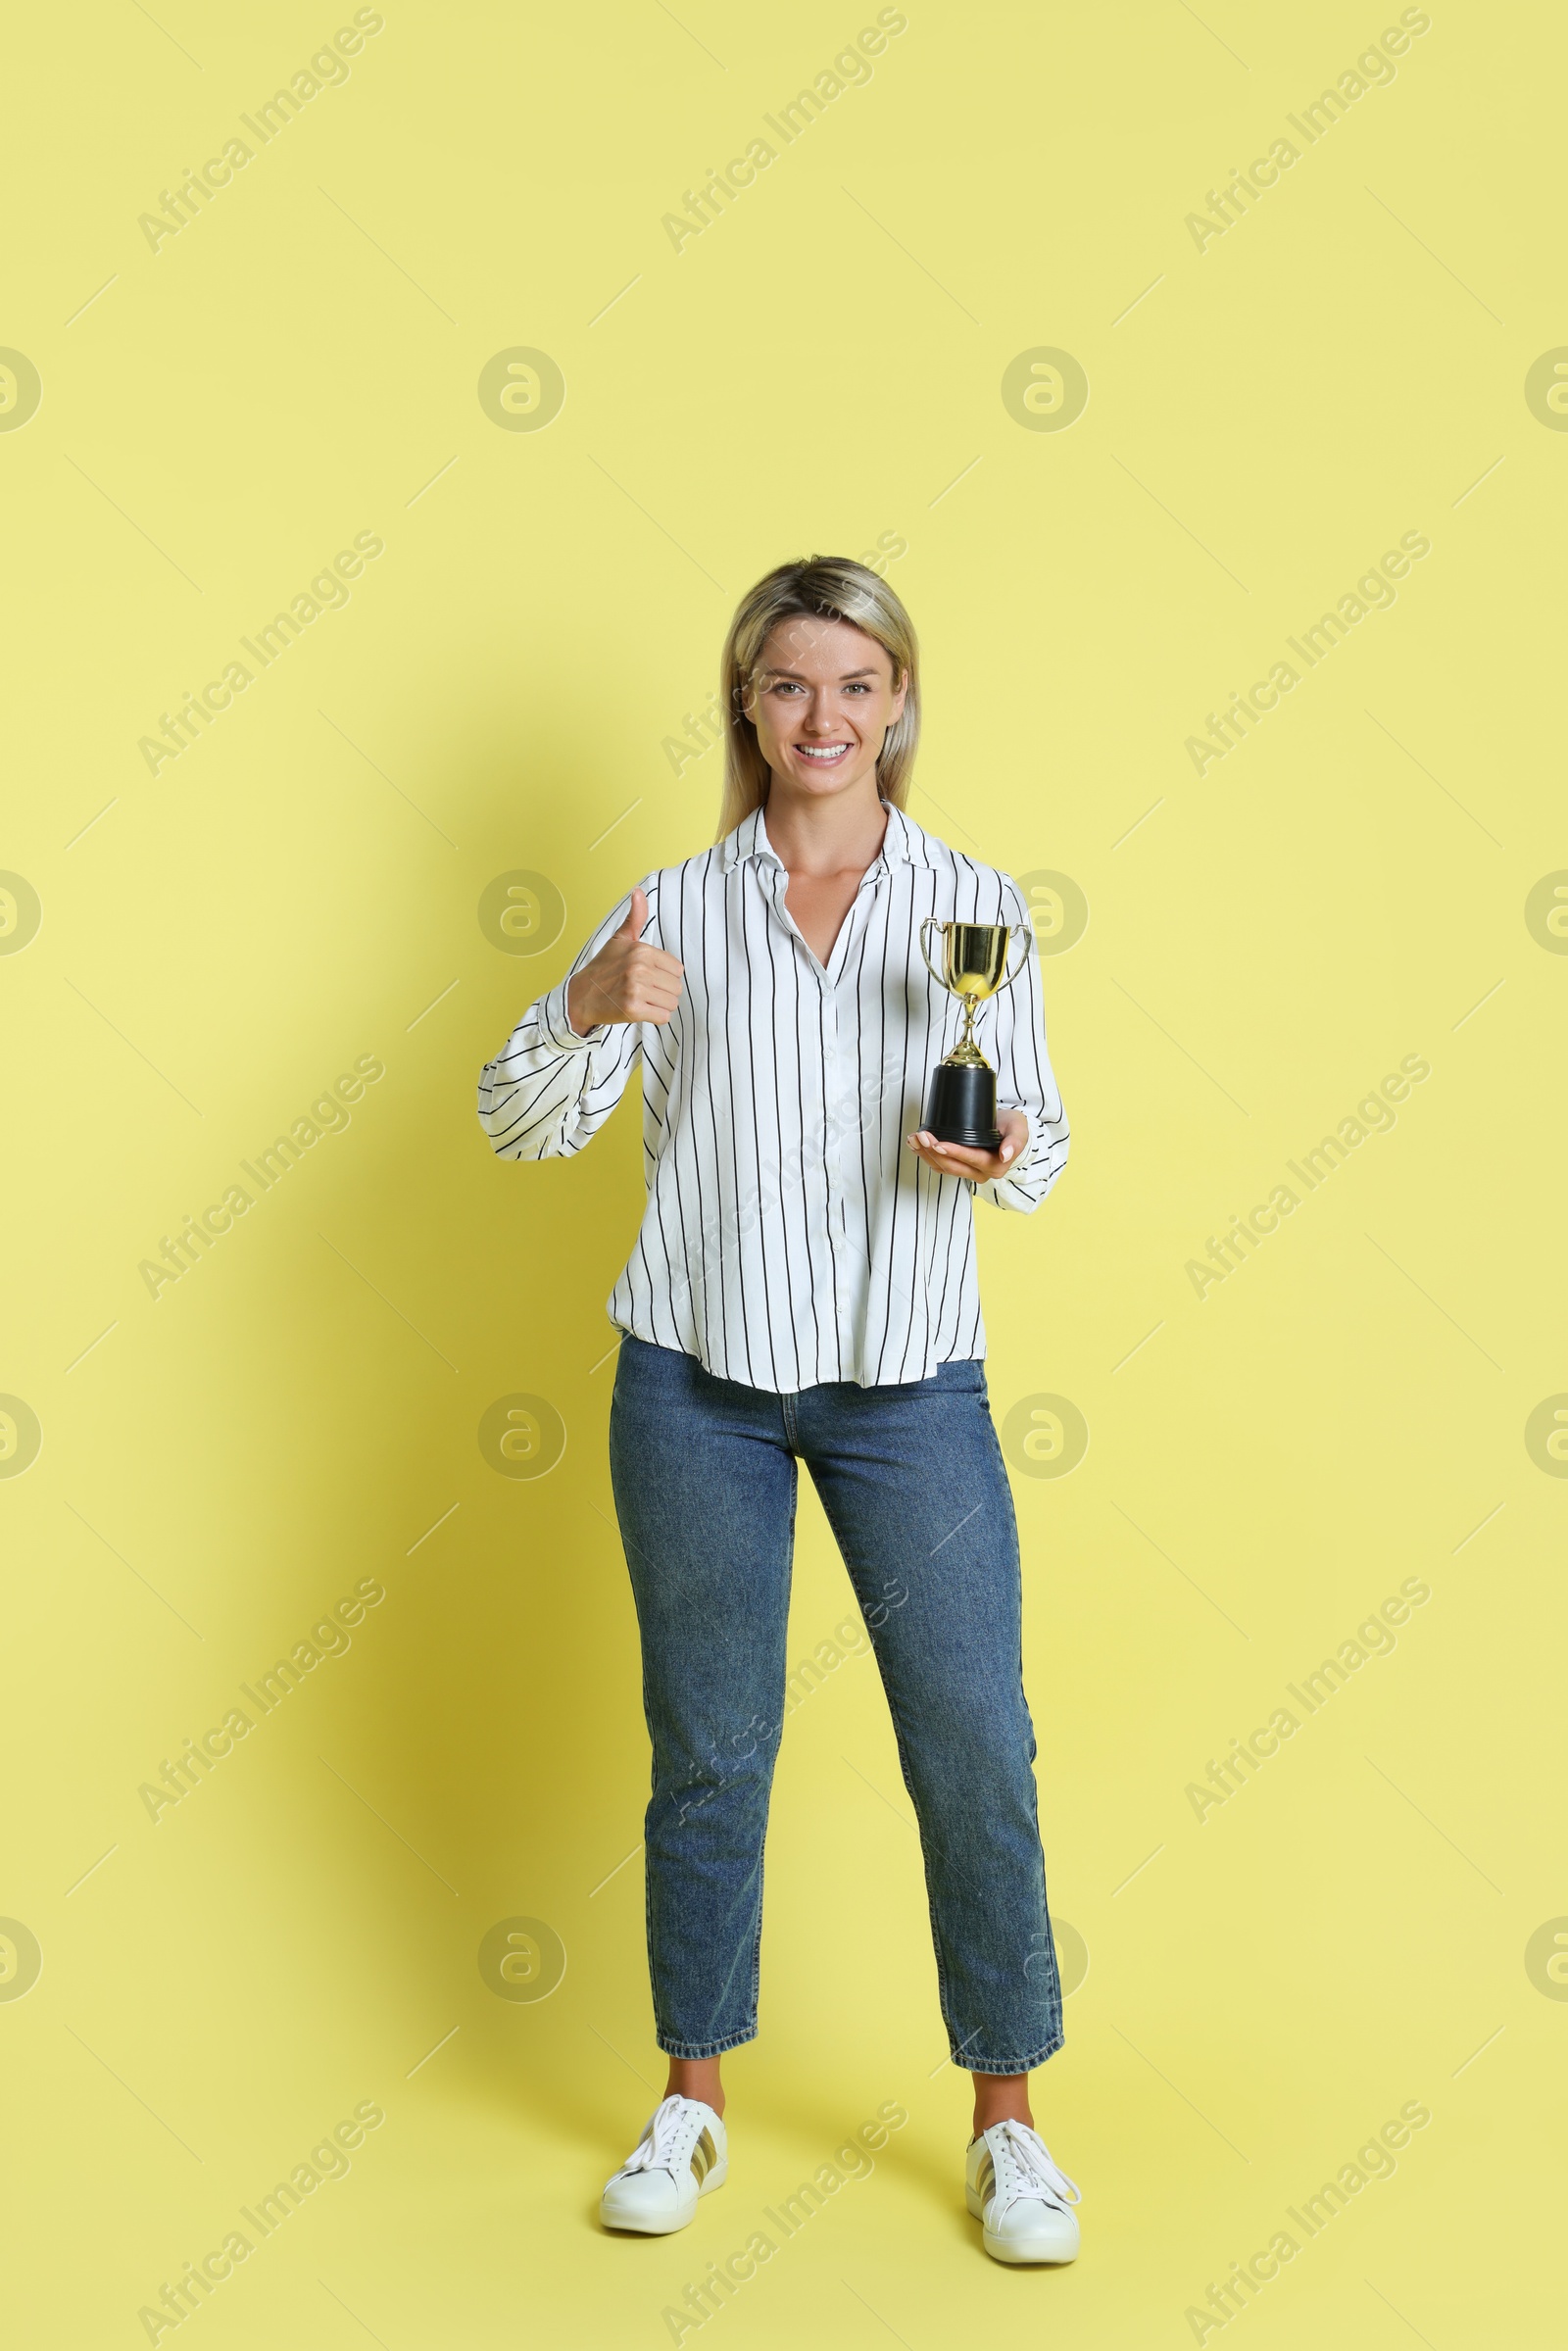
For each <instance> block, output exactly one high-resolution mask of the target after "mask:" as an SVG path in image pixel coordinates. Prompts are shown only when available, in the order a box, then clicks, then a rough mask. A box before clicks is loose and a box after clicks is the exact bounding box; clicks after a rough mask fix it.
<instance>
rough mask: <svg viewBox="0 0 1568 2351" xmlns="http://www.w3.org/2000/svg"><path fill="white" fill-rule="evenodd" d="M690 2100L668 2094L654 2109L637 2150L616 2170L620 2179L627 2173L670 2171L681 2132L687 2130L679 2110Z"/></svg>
mask: <svg viewBox="0 0 1568 2351" xmlns="http://www.w3.org/2000/svg"><path fill="white" fill-rule="evenodd" d="M692 2103H693V2101H692V2100H691V2099H690V2098H682V2097H680V2096H678V2095H671V2096H670V2097H667V2098H665V2099H664V2101H663V2103H662V2105H660V2106H658V2107H656V2108H655V2110H654V2112H653V2115H652V2116H651V2117H650V2119H649V2123H648V2128H647V2130H646V2131H644V2132H643V2135H642V2138H641V2140H640V2141H639V2143H638V2145H637V2147H636V2148H635V2149H634V2151H633V2152H632V2154H631V2155H629V2156H628V2157H627V2159H626V2161H625V2162H624V2163H623V2164H622V2165H621V2167H620V2173H621V2177H622V2178H624V2177H625V2175H626V2174H627V2173H628V2172H673V2171H674V2170H675V2168H676V2164H677V2161H678V2152H677V2151H678V2149H679V2146H680V2141H681V2137H682V2135H683V2133H684V2132H685V2131H686V2130H687V2129H688V2128H689V2123H688V2119H687V2117H685V2116H684V2115H683V2114H682V2112H681V2109H682V2108H683V2107H689V2106H690V2105H691V2104H692Z"/></svg>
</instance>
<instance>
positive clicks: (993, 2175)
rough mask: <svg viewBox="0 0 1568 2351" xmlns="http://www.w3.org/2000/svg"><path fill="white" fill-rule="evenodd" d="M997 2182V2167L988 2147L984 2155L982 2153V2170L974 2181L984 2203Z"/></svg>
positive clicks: (976, 2190)
mask: <svg viewBox="0 0 1568 2351" xmlns="http://www.w3.org/2000/svg"><path fill="white" fill-rule="evenodd" d="M996 2184H997V2167H996V2165H995V2164H994V2163H993V2162H992V2160H991V2149H990V2148H989V2147H988V2148H987V2149H986V2151H985V2153H984V2155H982V2157H981V2158H980V2172H979V2176H978V2178H977V2179H976V2180H975V2183H974V2192H975V2194H976V2195H977V2196H978V2197H979V2198H980V2201H981V2202H982V2204H983V2203H984V2202H985V2200H986V2198H987V2197H988V2196H989V2195H990V2194H991V2193H992V2191H993V2189H994V2188H995V2187H996Z"/></svg>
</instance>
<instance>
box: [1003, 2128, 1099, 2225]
mask: <svg viewBox="0 0 1568 2351" xmlns="http://www.w3.org/2000/svg"><path fill="white" fill-rule="evenodd" d="M997 2130H998V2132H999V2134H1000V2136H1001V2138H1002V2141H1003V2144H1004V2145H1005V2148H1006V2150H1007V2153H1008V2154H1009V2155H1010V2156H1011V2157H1012V2160H1013V2162H1014V2163H1015V2164H1016V2166H1017V2168H1018V2170H1019V2172H1020V2173H1021V2174H1022V2176H1023V2177H1022V2181H1021V2185H1022V2188H1023V2191H1024V2193H1025V2194H1033V2195H1040V2194H1042V2193H1044V2194H1045V2195H1046V2196H1048V2197H1049V2198H1050V2199H1051V2201H1052V2202H1053V2203H1065V2204H1076V2203H1078V2202H1079V2201H1080V2199H1081V2196H1082V2192H1083V2191H1082V2190H1081V2189H1080V2187H1079V2185H1078V2182H1077V2180H1069V2178H1068V2177H1067V2174H1066V2173H1065V2172H1064V2171H1063V2170H1062V2169H1061V2166H1060V2165H1059V2164H1058V2163H1056V2162H1055V2161H1054V2158H1053V2156H1052V2154H1051V2152H1050V2150H1049V2148H1048V2147H1047V2145H1046V2143H1045V2141H1044V2139H1042V2138H1041V2136H1040V2134H1039V2132H1038V2131H1031V2130H1030V2128H1029V2127H1028V2125H1027V2124H1025V2123H1015V2122H1013V2121H1011V2119H1010V2118H1009V2119H1008V2120H1007V2121H1006V2122H1004V2123H999V2124H998V2126H997Z"/></svg>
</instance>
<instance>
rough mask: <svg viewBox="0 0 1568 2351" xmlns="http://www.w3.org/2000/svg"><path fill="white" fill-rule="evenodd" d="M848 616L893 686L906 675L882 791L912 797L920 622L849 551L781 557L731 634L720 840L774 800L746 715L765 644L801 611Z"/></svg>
mask: <svg viewBox="0 0 1568 2351" xmlns="http://www.w3.org/2000/svg"><path fill="white" fill-rule="evenodd" d="M798 613H800V614H805V615H807V616H808V617H810V618H813V619H819V620H846V621H848V622H849V623H850V625H851V626H852V627H853V628H858V629H861V630H863V632H864V633H865V635H866V636H868V637H871V638H873V639H874V640H875V642H876V643H877V644H878V645H880V646H881V648H882V650H883V652H884V653H885V654H886V655H887V656H888V659H889V660H890V661H891V662H892V663H893V684H894V688H895V690H897V687H898V684H899V680H900V679H901V678H903V679H905V680H906V682H907V693H906V695H905V700H904V709H903V710H902V711H901V712H900V713H899V716H898V717H897V718H896V719H895V720H894V722H893V724H892V725H891V726H890V727H889V728H888V731H887V736H886V739H885V741H884V742H883V745H882V749H881V752H880V754H879V755H878V758H877V762H876V782H877V790H878V792H879V793H880V794H881V796H882V798H883V799H884V800H886V801H891V802H892V804H893V806H894V807H895V808H903V807H904V805H905V803H906V802H907V799H908V796H909V779H910V772H911V770H912V768H913V766H914V754H915V747H916V745H917V744H918V742H919V740H920V649H919V645H918V643H917V641H916V639H915V634H914V623H913V621H912V620H911V619H910V618H909V615H908V613H907V612H906V611H905V609H904V606H903V605H902V604H901V603H900V601H899V599H898V597H897V596H896V595H895V594H894V592H893V590H892V589H891V588H890V587H889V586H888V584H887V582H886V581H885V580H882V579H879V578H878V577H877V575H876V573H875V572H874V571H868V570H867V569H866V567H865V565H864V564H863V563H854V562H852V560H851V559H850V558H849V557H848V556H841V555H813V556H809V557H808V558H807V559H806V560H805V561H803V562H801V563H780V564H779V566H778V568H777V569H776V570H774V571H769V572H768V573H767V575H766V577H765V578H763V579H760V580H759V581H758V583H757V585H756V587H755V588H751V589H749V590H748V591H747V593H746V594H745V595H744V596H743V597H742V598H741V601H740V603H739V604H738V605H737V606H736V608H735V617H734V619H733V620H732V621H731V622H730V624H729V634H728V636H727V637H726V638H725V640H724V653H723V659H722V661H721V663H720V667H719V700H720V702H721V703H722V705H723V710H724V797H723V802H722V805H721V806H720V808H719V812H718V838H719V840H721V841H722V840H723V838H724V836H725V834H726V833H732V832H733V831H734V829H735V827H736V826H737V825H738V824H739V823H740V822H741V820H742V818H743V817H746V816H749V815H750V814H751V812H752V810H753V809H754V808H761V807H762V806H763V804H764V803H765V801H766V799H767V788H768V781H769V772H770V771H769V768H768V765H767V761H766V760H765V759H763V757H762V751H761V746H760V743H759V742H758V740H757V729H756V727H755V726H754V725H753V723H752V721H751V719H750V718H749V717H748V716H747V714H746V706H747V703H748V701H749V700H750V698H751V693H752V687H753V684H754V681H755V679H756V675H757V670H758V666H759V664H760V661H761V658H762V648H763V646H764V645H765V644H766V643H767V639H768V635H769V633H770V631H771V630H772V629H773V628H774V627H775V626H776V625H777V623H778V622H779V621H780V620H789V619H792V618H793V617H795V615H796V614H798Z"/></svg>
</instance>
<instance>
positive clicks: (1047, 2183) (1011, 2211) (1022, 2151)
mask: <svg viewBox="0 0 1568 2351" xmlns="http://www.w3.org/2000/svg"><path fill="white" fill-rule="evenodd" d="M1078 2196H1079V2190H1078V2185H1077V2182H1076V2180H1069V2179H1068V2177H1067V2175H1066V2173H1065V2172H1063V2171H1062V2170H1060V2169H1059V2167H1058V2166H1057V2165H1056V2164H1054V2162H1053V2161H1052V2157H1051V2150H1050V2148H1049V2147H1048V2146H1047V2145H1046V2142H1045V2140H1044V2139H1043V2138H1042V2137H1041V2135H1040V2133H1039V2131H1035V2130H1032V2129H1031V2127H1030V2126H1029V2124H1027V2123H1013V2122H1005V2123H993V2124H992V2126H991V2128H990V2130H989V2131H982V2132H981V2134H980V2136H979V2137H978V2138H972V2139H971V2140H970V2141H969V2153H968V2161H967V2163H966V2165H965V2167H964V2201H965V2203H966V2204H967V2205H968V2207H969V2210H970V2211H971V2212H972V2213H973V2215H974V2217H975V2219H976V2220H977V2221H979V2222H981V2223H982V2224H983V2229H984V2243H985V2248H986V2251H987V2252H988V2253H989V2254H990V2255H991V2258H992V2260H993V2261H1071V2260H1073V2259H1074V2257H1075V2256H1076V2254H1077V2251H1078V2216H1077V2214H1076V2213H1075V2212H1074V2211H1073V2210H1072V2206H1073V2205H1074V2204H1076V2203H1077V2202H1078Z"/></svg>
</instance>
